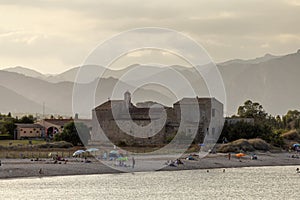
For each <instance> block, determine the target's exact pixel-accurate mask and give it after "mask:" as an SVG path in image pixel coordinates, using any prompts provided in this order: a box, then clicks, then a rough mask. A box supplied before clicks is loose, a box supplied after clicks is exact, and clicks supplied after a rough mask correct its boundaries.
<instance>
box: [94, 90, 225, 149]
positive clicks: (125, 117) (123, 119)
mask: <svg viewBox="0 0 300 200" xmlns="http://www.w3.org/2000/svg"><path fill="white" fill-rule="evenodd" d="M137 105H138V106H135V105H134V104H133V103H132V102H131V94H130V92H128V91H127V92H125V94H124V99H123V100H108V101H106V102H104V103H103V104H101V105H99V106H97V107H96V108H94V109H93V110H92V133H91V141H92V142H96V141H99V142H104V143H105V142H107V141H111V142H112V143H113V144H116V145H133V146H139V145H160V144H165V143H168V142H170V141H171V140H172V139H173V138H174V137H175V136H176V135H178V134H180V137H182V138H188V137H192V138H194V142H195V143H203V142H211V143H213V142H216V141H217V140H218V138H219V135H220V133H221V131H222V127H223V124H224V117H223V104H222V103H221V102H219V101H218V100H217V99H215V98H199V97H195V98H183V99H181V100H180V101H178V102H175V103H174V104H173V107H167V106H163V105H161V104H157V103H154V102H152V103H149V102H147V103H138V104H137Z"/></svg>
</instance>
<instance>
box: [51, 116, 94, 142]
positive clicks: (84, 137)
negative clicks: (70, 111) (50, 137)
mask: <svg viewBox="0 0 300 200" xmlns="http://www.w3.org/2000/svg"><path fill="white" fill-rule="evenodd" d="M78 133H79V134H78ZM54 139H55V140H56V141H61V140H63V141H66V142H70V143H72V144H73V145H74V146H77V145H83V144H87V142H88V140H89V139H90V131H89V129H88V127H87V126H86V125H84V124H83V123H76V125H75V123H74V122H70V123H68V124H66V125H65V126H64V129H63V132H62V133H59V134H56V135H55V138H54Z"/></svg>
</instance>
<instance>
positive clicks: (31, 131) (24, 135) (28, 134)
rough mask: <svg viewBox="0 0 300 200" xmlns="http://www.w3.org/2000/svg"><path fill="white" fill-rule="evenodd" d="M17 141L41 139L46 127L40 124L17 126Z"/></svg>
mask: <svg viewBox="0 0 300 200" xmlns="http://www.w3.org/2000/svg"><path fill="white" fill-rule="evenodd" d="M16 126H17V127H16V132H15V133H16V134H15V139H18V140H19V139H28V138H41V137H43V134H44V127H43V126H41V125H40V124H16Z"/></svg>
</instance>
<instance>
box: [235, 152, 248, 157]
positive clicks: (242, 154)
mask: <svg viewBox="0 0 300 200" xmlns="http://www.w3.org/2000/svg"><path fill="white" fill-rule="evenodd" d="M235 156H236V157H238V158H241V157H244V156H246V154H244V153H237V154H235Z"/></svg>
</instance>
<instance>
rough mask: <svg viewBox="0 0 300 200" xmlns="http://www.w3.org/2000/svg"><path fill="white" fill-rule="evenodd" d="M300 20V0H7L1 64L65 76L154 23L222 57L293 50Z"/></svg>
mask: <svg viewBox="0 0 300 200" xmlns="http://www.w3.org/2000/svg"><path fill="white" fill-rule="evenodd" d="M299 22H300V0H223V1H221V0H205V1H204V0H202V1H201V0H172V1H170V0H151V1H149V0H147V1H145V0H105V1H102V0H72V1H69V0H40V1H38V0H35V1H34V0H23V1H17V0H0V69H2V68H7V67H14V66H25V67H29V68H32V69H35V70H38V71H40V72H44V73H60V72H63V71H65V70H67V69H69V68H72V67H75V66H78V65H80V64H81V63H83V62H84V59H85V58H86V56H87V55H88V54H89V52H90V51H92V50H93V49H94V48H95V47H96V46H97V45H98V44H99V43H100V42H101V41H104V40H105V39H107V38H109V37H111V36H113V35H114V34H117V33H119V32H122V31H126V30H128V29H132V28H140V27H149V26H155V27H165V28H170V29H174V30H177V31H179V32H182V33H184V34H187V35H188V36H190V37H192V38H194V39H195V40H196V41H197V42H198V43H200V44H201V45H203V47H204V48H205V49H206V50H207V51H208V53H209V54H210V55H211V57H212V58H213V60H214V61H216V62H221V61H225V60H228V59H233V58H254V57H258V56H263V55H264V54H265V53H272V54H276V55H278V54H279V55H280V54H288V53H291V52H295V51H297V49H299V48H300V25H299ZM133 57H134V56H133Z"/></svg>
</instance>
